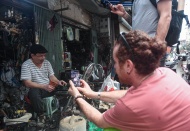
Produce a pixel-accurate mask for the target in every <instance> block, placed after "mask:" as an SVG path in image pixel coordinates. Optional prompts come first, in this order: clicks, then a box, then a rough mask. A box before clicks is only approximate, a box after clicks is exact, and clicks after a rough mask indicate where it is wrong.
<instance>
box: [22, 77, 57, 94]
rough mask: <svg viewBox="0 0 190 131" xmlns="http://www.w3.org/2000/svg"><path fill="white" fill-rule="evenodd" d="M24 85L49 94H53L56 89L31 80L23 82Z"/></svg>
mask: <svg viewBox="0 0 190 131" xmlns="http://www.w3.org/2000/svg"><path fill="white" fill-rule="evenodd" d="M23 83H24V85H25V86H26V87H29V88H39V89H43V90H46V91H48V92H52V91H53V90H54V89H55V87H53V86H51V85H48V84H38V83H36V82H32V81H31V80H23Z"/></svg>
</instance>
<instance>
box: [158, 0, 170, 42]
mask: <svg viewBox="0 0 190 131" xmlns="http://www.w3.org/2000/svg"><path fill="white" fill-rule="evenodd" d="M157 10H158V13H159V16H160V17H159V21H158V26H157V30H156V39H157V41H165V38H166V35H167V33H168V29H169V26H170V21H171V18H172V16H171V10H172V1H171V0H160V1H159V2H158V3H157Z"/></svg>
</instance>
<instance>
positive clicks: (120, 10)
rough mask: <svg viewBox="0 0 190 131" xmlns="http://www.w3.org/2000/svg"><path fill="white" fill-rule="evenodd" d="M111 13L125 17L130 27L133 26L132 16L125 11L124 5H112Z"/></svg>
mask: <svg viewBox="0 0 190 131" xmlns="http://www.w3.org/2000/svg"><path fill="white" fill-rule="evenodd" d="M110 9H111V12H112V13H114V14H117V15H119V16H121V17H123V18H124V19H125V20H126V21H127V22H128V23H129V24H130V25H131V24H132V18H131V16H130V15H129V14H128V13H127V12H126V11H125V8H124V7H123V5H122V4H117V5H110Z"/></svg>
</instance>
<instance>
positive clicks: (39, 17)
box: [34, 6, 63, 77]
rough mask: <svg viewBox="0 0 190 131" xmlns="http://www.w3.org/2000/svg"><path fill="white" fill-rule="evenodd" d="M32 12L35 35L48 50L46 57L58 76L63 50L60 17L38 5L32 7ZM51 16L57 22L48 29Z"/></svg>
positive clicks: (60, 69)
mask: <svg viewBox="0 0 190 131" xmlns="http://www.w3.org/2000/svg"><path fill="white" fill-rule="evenodd" d="M34 12H35V30H36V35H37V36H38V39H39V44H41V45H43V46H44V47H46V49H47V50H48V53H47V57H46V58H47V60H49V61H50V63H51V64H52V67H53V69H54V72H55V75H56V76H57V77H59V73H60V72H61V71H62V51H63V47H62V44H61V37H62V33H61V32H62V31H61V30H62V24H61V18H60V16H59V15H57V14H55V13H54V12H52V11H50V10H47V9H44V8H41V7H38V6H35V7H34ZM53 17H54V19H56V21H57V24H56V25H55V28H53V29H52V30H50V29H48V27H47V25H49V24H50V23H51V22H50V20H51V19H52V18H53ZM48 22H50V23H48ZM54 23H55V20H54ZM49 26H50V25H49Z"/></svg>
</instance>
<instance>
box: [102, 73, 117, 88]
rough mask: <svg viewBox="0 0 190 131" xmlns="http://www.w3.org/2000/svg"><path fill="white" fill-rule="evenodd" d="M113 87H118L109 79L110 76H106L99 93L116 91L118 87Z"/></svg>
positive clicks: (115, 82)
mask: <svg viewBox="0 0 190 131" xmlns="http://www.w3.org/2000/svg"><path fill="white" fill-rule="evenodd" d="M115 85H118V82H117V81H113V80H112V79H111V75H108V76H107V78H106V79H105V80H104V82H103V84H102V87H101V89H100V91H114V90H118V89H119V87H118V86H115Z"/></svg>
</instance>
